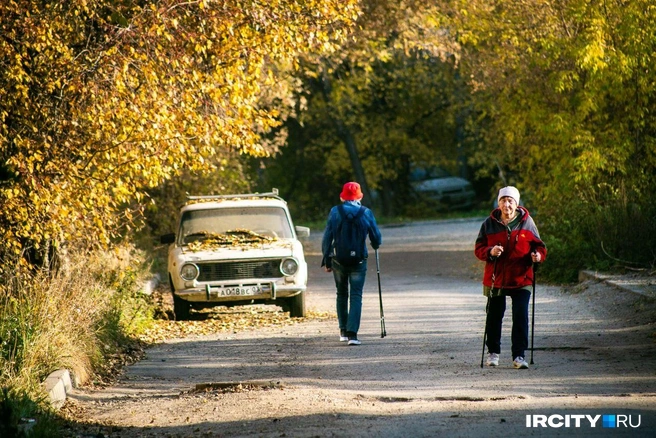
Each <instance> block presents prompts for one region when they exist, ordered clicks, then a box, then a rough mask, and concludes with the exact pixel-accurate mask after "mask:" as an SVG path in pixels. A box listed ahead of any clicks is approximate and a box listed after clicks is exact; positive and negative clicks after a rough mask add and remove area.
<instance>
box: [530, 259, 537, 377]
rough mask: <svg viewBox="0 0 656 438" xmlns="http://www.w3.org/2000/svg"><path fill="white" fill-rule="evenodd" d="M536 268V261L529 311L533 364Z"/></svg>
mask: <svg viewBox="0 0 656 438" xmlns="http://www.w3.org/2000/svg"><path fill="white" fill-rule="evenodd" d="M537 270H538V265H537V263H533V310H532V311H531V365H533V350H534V348H533V345H534V341H535V276H536V275H535V273H536V271H537Z"/></svg>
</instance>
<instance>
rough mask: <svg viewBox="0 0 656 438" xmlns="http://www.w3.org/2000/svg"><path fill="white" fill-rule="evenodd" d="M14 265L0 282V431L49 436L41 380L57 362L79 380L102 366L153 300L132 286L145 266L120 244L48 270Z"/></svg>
mask: <svg viewBox="0 0 656 438" xmlns="http://www.w3.org/2000/svg"><path fill="white" fill-rule="evenodd" d="M15 265H16V266H20V264H19V263H16V264H15ZM16 272H20V274H16V275H14V276H12V277H11V278H8V279H5V281H4V283H3V284H2V288H1V289H0V382H2V383H1V386H0V412H1V414H0V415H2V418H0V423H2V424H3V425H4V426H3V427H5V428H7V430H6V431H2V430H0V436H14V435H16V434H18V435H16V436H20V435H21V434H22V435H26V436H56V435H50V432H52V431H49V430H48V429H47V428H46V426H45V425H46V424H48V423H51V422H50V421H44V420H45V419H46V418H48V417H49V416H51V415H52V410H51V408H50V406H49V403H48V402H49V400H48V399H47V395H46V394H45V392H44V390H43V388H42V386H41V382H43V381H44V379H45V378H46V377H47V376H48V374H50V373H51V372H53V371H55V370H57V369H60V368H66V369H68V370H69V371H70V372H71V373H72V374H73V375H74V376H75V377H76V378H77V379H79V380H80V381H88V380H90V379H91V380H92V381H93V380H98V379H100V380H102V376H103V374H107V373H109V368H110V367H112V366H115V364H116V360H112V358H114V357H116V355H117V354H119V353H120V351H121V349H123V348H125V346H127V345H130V342H131V340H132V339H136V336H137V335H138V334H140V333H142V332H143V331H145V330H146V329H147V328H148V327H149V325H150V324H152V313H153V310H152V309H153V306H152V304H151V302H150V300H149V298H148V297H145V296H142V295H141V294H140V293H139V285H140V279H141V277H143V276H144V275H146V272H147V269H146V266H145V264H144V257H143V256H142V255H140V254H139V253H137V252H136V251H134V250H133V249H132V248H129V247H122V248H117V249H116V250H114V251H110V252H95V253H91V254H85V255H84V256H76V257H71V258H69V259H67V260H66V263H64V264H63V265H62V266H61V268H60V269H59V270H58V271H57V272H56V273H52V272H49V271H47V270H36V271H34V270H32V271H29V270H27V269H18V268H17V269H16ZM24 419H34V420H35V421H33V422H29V421H28V422H27V423H25V421H26V420H24ZM5 432H6V433H5Z"/></svg>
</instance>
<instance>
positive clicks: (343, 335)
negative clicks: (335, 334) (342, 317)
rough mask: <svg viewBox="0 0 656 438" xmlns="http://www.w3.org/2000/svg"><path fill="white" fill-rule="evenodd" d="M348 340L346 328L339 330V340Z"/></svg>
mask: <svg viewBox="0 0 656 438" xmlns="http://www.w3.org/2000/svg"><path fill="white" fill-rule="evenodd" d="M346 341H348V336H346V330H340V331H339V342H346Z"/></svg>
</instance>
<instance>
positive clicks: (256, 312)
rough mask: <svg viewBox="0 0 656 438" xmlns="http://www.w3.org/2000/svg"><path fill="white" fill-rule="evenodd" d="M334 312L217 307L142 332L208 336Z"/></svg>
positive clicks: (157, 337)
mask: <svg viewBox="0 0 656 438" xmlns="http://www.w3.org/2000/svg"><path fill="white" fill-rule="evenodd" d="M335 318H336V316H335V314H334V313H331V312H318V311H313V310H308V312H307V316H306V317H305V318H290V316H289V313H288V312H282V311H280V310H276V307H274V306H238V307H232V308H224V307H218V308H214V309H210V310H207V311H204V312H197V313H192V317H191V319H190V320H188V321H168V320H163V319H160V320H156V321H155V323H154V324H153V326H152V327H151V328H150V329H149V330H147V331H146V332H145V333H143V334H142V335H141V336H140V339H141V340H142V341H144V342H148V343H156V342H161V341H164V340H166V339H172V338H184V337H187V336H205V335H211V334H213V333H218V332H239V331H244V330H254V329H258V328H262V327H282V326H290V325H296V324H301V323H303V322H305V321H309V320H317V319H325V320H328V319H335Z"/></svg>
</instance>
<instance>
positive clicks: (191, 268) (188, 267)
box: [180, 263, 199, 281]
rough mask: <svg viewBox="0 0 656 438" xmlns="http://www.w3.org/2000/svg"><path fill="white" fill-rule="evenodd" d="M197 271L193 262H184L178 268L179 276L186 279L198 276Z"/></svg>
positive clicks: (193, 278)
mask: <svg viewBox="0 0 656 438" xmlns="http://www.w3.org/2000/svg"><path fill="white" fill-rule="evenodd" d="M198 273H199V270H198V266H196V265H194V264H193V263H185V264H184V265H182V268H181V269H180V277H182V279H183V280H187V281H190V280H195V279H196V278H198Z"/></svg>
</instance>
